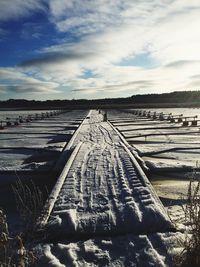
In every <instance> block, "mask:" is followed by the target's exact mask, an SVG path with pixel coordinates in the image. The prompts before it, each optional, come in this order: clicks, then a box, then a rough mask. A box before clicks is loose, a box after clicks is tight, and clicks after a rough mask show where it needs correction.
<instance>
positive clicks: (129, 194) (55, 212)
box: [47, 111, 173, 239]
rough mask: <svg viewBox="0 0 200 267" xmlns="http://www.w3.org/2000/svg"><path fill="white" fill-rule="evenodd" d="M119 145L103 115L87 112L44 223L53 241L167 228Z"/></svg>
mask: <svg viewBox="0 0 200 267" xmlns="http://www.w3.org/2000/svg"><path fill="white" fill-rule="evenodd" d="M80 142H81V144H80ZM121 142H122V140H121V138H120V136H119V135H118V134H117V132H116V131H115V130H114V129H113V128H112V127H111V126H110V125H109V123H107V122H102V115H101V114H99V113H98V112H97V111H92V113H91V114H90V116H88V118H87V119H86V120H85V121H84V123H83V124H82V126H81V129H80V131H79V133H78V135H77V137H76V138H75V140H74V144H73V145H74V147H75V146H77V145H79V146H80V148H79V150H78V152H77V154H76V157H75V159H74V161H73V162H72V164H71V166H70V168H69V171H68V173H67V174H66V178H65V180H64V183H63V185H62V187H61V189H60V192H59V195H58V197H57V199H56V201H55V203H54V206H53V209H52V211H51V214H50V217H49V219H48V223H47V225H48V227H49V231H50V232H51V236H52V238H56V239H59V238H60V237H62V238H64V237H67V236H73V237H80V235H81V234H82V235H84V236H85V235H87V236H88V235H105V234H108V235H116V234H124V233H133V234H147V233H153V232H166V231H169V230H170V229H172V227H173V226H172V224H171V222H170V220H169V218H168V216H167V215H166V213H165V211H164V209H163V206H162V204H161V203H160V201H159V199H158V198H157V197H156V194H155V192H154V190H153V189H152V187H151V185H150V183H149V182H148V180H147V178H146V176H145V175H144V174H143V173H142V172H141V170H138V167H136V166H135V164H134V161H133V160H132V158H131V157H130V154H129V153H128V152H127V149H125V147H124V145H123V144H122V143H121Z"/></svg>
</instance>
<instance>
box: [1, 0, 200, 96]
mask: <svg viewBox="0 0 200 267" xmlns="http://www.w3.org/2000/svg"><path fill="white" fill-rule="evenodd" d="M199 89H200V1H199V0H190V1H188V0H162V1H160V0H109V1H108V0H26V1H24V0H0V100H6V99H10V98H14V99H22V98H23V99H35V100H45V99H78V98H79V99H80V98H81V99H83V98H84V99H86V98H87V99H95V98H105V97H106V98H107V97H128V96H132V95H135V94H146V93H164V92H172V91H183V90H199Z"/></svg>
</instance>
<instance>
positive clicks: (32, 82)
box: [0, 68, 59, 94]
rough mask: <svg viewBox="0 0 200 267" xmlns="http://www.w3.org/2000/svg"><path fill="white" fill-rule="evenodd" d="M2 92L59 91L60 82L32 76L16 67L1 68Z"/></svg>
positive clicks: (31, 92) (0, 82) (0, 81)
mask: <svg viewBox="0 0 200 267" xmlns="http://www.w3.org/2000/svg"><path fill="white" fill-rule="evenodd" d="M0 88H1V90H0V91H1V92H7V91H12V92H14V93H28V94H33V93H43V94H44V93H45V94H47V93H58V92H59V91H58V83H55V82H46V81H42V80H39V79H36V78H32V77H30V76H28V75H26V74H25V73H22V72H20V71H19V70H18V71H17V70H16V69H14V68H0Z"/></svg>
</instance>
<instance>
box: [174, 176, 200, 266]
mask: <svg viewBox="0 0 200 267" xmlns="http://www.w3.org/2000/svg"><path fill="white" fill-rule="evenodd" d="M183 211H184V215H185V223H184V224H185V226H186V231H185V240H184V242H183V244H182V245H183V250H182V252H181V254H180V255H178V256H177V257H176V260H175V261H176V266H181V267H186V266H187V267H189V266H192V267H199V266H200V182H199V181H195V180H194V179H191V180H190V182H189V186H188V192H187V203H186V205H185V206H183Z"/></svg>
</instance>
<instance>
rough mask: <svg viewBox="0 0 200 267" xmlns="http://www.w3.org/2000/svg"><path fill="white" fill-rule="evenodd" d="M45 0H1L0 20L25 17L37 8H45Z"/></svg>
mask: <svg viewBox="0 0 200 267" xmlns="http://www.w3.org/2000/svg"><path fill="white" fill-rule="evenodd" d="M44 1H45V0H37V1H35V0H25V1H24V0H9V1H8V0H1V1H0V21H8V20H10V19H12V20H13V19H18V18H21V17H27V16H29V15H30V14H31V13H33V12H35V11H37V10H41V11H42V10H43V11H44V10H45V6H44V4H43V3H44Z"/></svg>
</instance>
